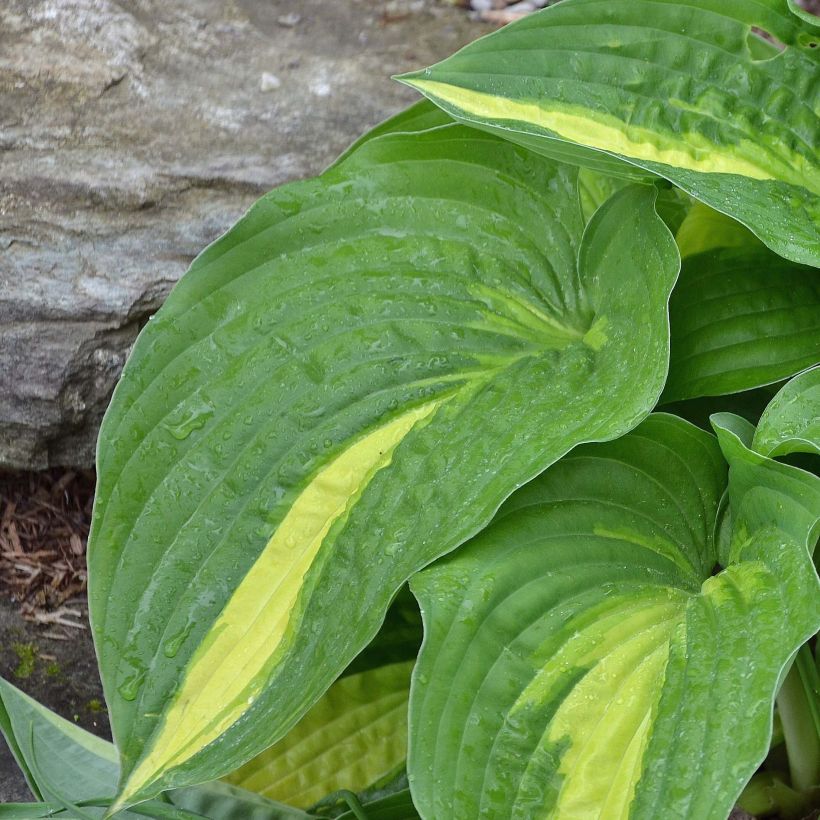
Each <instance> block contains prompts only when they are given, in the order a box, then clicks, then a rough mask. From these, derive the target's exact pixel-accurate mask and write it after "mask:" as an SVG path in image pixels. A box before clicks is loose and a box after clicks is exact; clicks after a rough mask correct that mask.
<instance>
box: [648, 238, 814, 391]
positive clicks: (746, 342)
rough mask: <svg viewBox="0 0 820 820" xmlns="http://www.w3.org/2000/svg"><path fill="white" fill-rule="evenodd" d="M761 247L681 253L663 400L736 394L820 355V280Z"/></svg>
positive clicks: (788, 373)
mask: <svg viewBox="0 0 820 820" xmlns="http://www.w3.org/2000/svg"><path fill="white" fill-rule="evenodd" d="M814 274H815V271H813V270H812V269H811V268H809V267H807V266H805V265H798V264H796V263H794V262H789V261H788V260H786V259H783V258H781V257H779V256H776V255H775V254H773V253H772V252H771V251H769V250H767V249H766V248H763V247H748V246H746V247H741V248H720V249H717V250H712V251H707V252H705V253H700V254H696V255H694V256H689V257H687V258H686V259H685V260H684V262H683V266H682V269H681V275H680V279H679V281H678V284H677V285H676V287H675V291H674V293H673V294H672V299H671V300H670V304H669V313H670V320H671V326H672V352H671V357H670V363H669V379H668V380H667V383H666V387H665V388H664V392H663V397H662V401H664V402H670V401H677V400H680V399H689V398H694V397H697V396H714V395H722V394H726V393H737V392H740V391H743V390H749V389H751V388H754V387H760V386H762V385H766V384H770V383H772V382H776V381H780V380H782V379H784V378H786V377H788V376H792V375H793V374H795V373H798V372H799V371H801V370H803V369H804V368H806V367H809V366H811V365H813V364H815V363H816V362H817V360H818V355H819V354H820V278H818V277H817V276H816V275H814Z"/></svg>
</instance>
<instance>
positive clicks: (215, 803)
mask: <svg viewBox="0 0 820 820" xmlns="http://www.w3.org/2000/svg"><path fill="white" fill-rule="evenodd" d="M168 797H169V798H170V800H171V802H172V803H173V804H174V805H175V806H178V807H179V808H180V809H183V810H186V811H190V812H194V813H196V814H197V815H201V816H203V817H207V818H209V820H309V818H312V817H313V815H312V814H307V813H305V812H303V811H300V810H299V809H296V808H292V807H291V806H286V805H284V804H282V803H277V802H275V801H273V800H268V799H267V798H265V797H262V796H260V795H257V794H254V793H252V792H249V791H246V790H245V789H241V788H239V787H237V786H232V785H230V784H229V783H220V782H218V781H216V782H213V783H206V784H204V785H202V786H192V787H189V788H185V789H175V790H174V791H172V792H169V793H168ZM144 805H145V803H142V804H140V805H139V806H137V809H142V807H143V806H144ZM117 816H118V817H119V815H117Z"/></svg>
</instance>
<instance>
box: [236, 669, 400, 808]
mask: <svg viewBox="0 0 820 820" xmlns="http://www.w3.org/2000/svg"><path fill="white" fill-rule="evenodd" d="M412 668H413V663H412V661H405V662H404V663H396V664H390V665H389V666H382V667H378V668H375V669H370V670H368V671H366V672H359V673H357V674H354V675H348V676H346V677H343V678H340V679H339V680H337V681H336V683H334V684H333V686H331V687H330V689H328V690H327V692H326V693H325V694H324V696H323V697H322V698H321V699H320V700H319V701H318V702H317V703H316V704H315V705H314V706H313V708H312V709H311V710H310V711H309V712H308V713H307V714H306V715H305V716H304V717H303V718H302V720H300V721H299V723H298V724H297V725H296V726H294V728H293V729H291V730H290V732H288V734H287V735H286V736H285V737H284V738H283V739H282V740H280V741H279V742H278V743H276V744H274V745H273V746H272V747H271V748H270V749H267V750H266V751H264V752H262V754H260V755H257V757H255V758H254V759H253V760H251V761H249V762H248V763H246V764H245V765H244V766H242V767H241V768H240V769H239V770H238V771H236V772H234V773H233V774H231V775H229V776H228V777H227V778H226V780H227V781H228V782H229V783H234V784H236V785H237V786H241V787H242V788H244V789H247V790H249V791H252V792H256V793H258V794H262V795H264V796H265V797H269V798H271V799H272V800H279V801H281V802H282V803H288V804H290V805H292V806H301V807H304V808H308V807H309V806H312V805H313V804H314V803H317V802H318V801H319V800H321V799H322V798H323V797H324V796H325V795H327V794H329V793H330V792H334V791H338V790H340V789H349V790H350V791H353V792H358V791H362V790H363V789H365V788H367V787H368V786H370V785H371V784H373V783H375V782H376V781H378V780H380V779H381V778H383V777H385V776H387V775H389V774H390V773H391V772H393V771H394V770H396V769H397V768H398V767H399V766H401V765H402V764H403V763H404V761H405V759H406V757H407V700H408V697H409V694H410V672H411V671H412Z"/></svg>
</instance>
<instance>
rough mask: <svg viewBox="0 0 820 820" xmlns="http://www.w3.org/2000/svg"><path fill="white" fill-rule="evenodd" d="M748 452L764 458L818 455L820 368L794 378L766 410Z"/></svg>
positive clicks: (819, 451)
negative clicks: (796, 454)
mask: <svg viewBox="0 0 820 820" xmlns="http://www.w3.org/2000/svg"><path fill="white" fill-rule="evenodd" d="M752 449H754V450H756V451H757V452H758V453H761V454H762V455H764V456H769V457H770V458H774V457H775V456H780V455H788V454H789V453H814V454H815V455H820V367H813V368H811V370H807V371H806V372H805V373H801V374H800V375H799V376H795V377H794V378H793V379H792V380H791V381H790V382H789V383H788V384H787V385H786V386H785V387H784V388H783V389H782V390H781V391H780V392H779V393H778V394H777V396H775V398H774V399H773V400H772V402H771V403H770V404H769V406H768V407H767V408H766V410H765V412H764V413H763V415H762V416H761V417H760V421H759V422H758V425H757V430H755V434H754V439H753V445H752Z"/></svg>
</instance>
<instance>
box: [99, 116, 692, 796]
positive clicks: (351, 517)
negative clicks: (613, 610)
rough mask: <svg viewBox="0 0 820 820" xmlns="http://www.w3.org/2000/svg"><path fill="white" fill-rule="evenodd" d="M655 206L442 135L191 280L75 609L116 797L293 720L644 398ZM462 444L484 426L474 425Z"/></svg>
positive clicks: (133, 426) (630, 422) (252, 224)
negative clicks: (391, 609) (535, 487)
mask: <svg viewBox="0 0 820 820" xmlns="http://www.w3.org/2000/svg"><path fill="white" fill-rule="evenodd" d="M653 201H654V191H653V189H651V188H650V187H646V186H631V187H627V188H624V189H623V190H621V191H619V192H618V193H616V194H615V195H614V196H613V197H612V198H611V199H610V200H609V201H608V202H607V203H605V204H604V205H603V206H602V207H601V208H600V209H599V210H598V211H597V212H596V214H595V216H594V218H593V219H592V221H591V222H590V223H589V224H588V225H587V226H586V227H585V226H584V224H583V220H582V217H581V212H580V207H579V193H578V184H577V172H576V170H575V169H573V168H569V167H566V166H561V165H558V164H556V163H555V162H553V161H550V160H547V159H544V158H541V157H538V156H536V155H533V154H531V153H530V152H527V151H526V150H524V149H522V148H520V147H518V146H515V145H512V144H510V143H507V142H504V141H501V140H498V139H497V138H494V137H492V136H490V135H488V134H484V133H481V132H477V131H473V130H470V129H466V128H464V127H463V126H458V125H449V126H447V125H444V126H441V127H438V128H434V129H432V130H430V131H424V132H419V133H412V134H410V133H405V134H392V133H386V134H384V135H382V136H379V137H376V138H374V139H370V140H368V141H365V142H364V143H362V144H361V145H360V147H359V148H358V149H356V150H354V151H353V152H352V153H351V154H350V155H349V156H348V157H347V159H345V160H344V161H343V162H341V163H340V164H337V165H335V166H333V167H332V168H331V169H330V170H329V171H328V172H326V174H324V175H323V176H322V177H320V178H319V179H317V180H313V181H309V182H305V183H299V184H295V185H292V186H288V187H285V188H282V189H280V190H278V191H274V192H273V193H272V194H270V195H268V196H267V197H265V198H264V199H263V200H261V201H260V202H259V203H258V204H257V205H256V206H255V207H254V208H253V209H252V210H251V212H250V213H249V214H248V216H247V217H246V218H245V219H243V220H242V221H241V222H240V223H239V224H238V225H237V226H236V227H235V228H234V229H233V230H232V231H231V232H230V233H228V234H227V235H226V236H225V237H223V238H222V239H221V240H219V241H218V242H217V243H216V244H215V245H213V246H212V247H211V248H209V249H208V250H207V251H206V252H205V253H204V254H203V255H202V256H200V257H199V259H198V260H197V261H196V262H195V263H194V265H193V267H192V269H191V271H190V272H189V273H188V274H187V275H186V276H185V277H184V278H183V280H182V281H181V283H180V284H179V285H178V287H177V288H176V289H175V291H174V292H173V293H172V295H171V296H170V298H169V299H168V301H167V303H166V304H165V306H164V307H163V309H162V310H161V311H160V312H159V314H158V315H157V316H156V317H155V318H154V320H153V321H152V322H151V323H150V324H149V326H148V327H147V328H146V330H145V331H144V332H143V334H142V335H141V337H140V339H139V340H138V342H137V345H136V347H135V350H134V353H133V355H132V357H131V359H130V361H129V363H128V365H127V367H126V370H125V373H124V376H123V379H122V381H121V383H120V385H119V386H118V388H117V391H116V393H115V396H114V399H113V402H112V406H111V408H110V410H109V412H108V414H107V416H106V419H105V422H104V424H103V428H102V432H101V436H100V446H99V454H98V468H99V487H98V495H97V500H96V506H95V515H94V522H93V528H92V534H91V541H90V546H89V562H90V603H91V614H92V625H93V629H94V633H95V638H96V641H97V649H98V653H99V659H100V667H101V672H102V677H103V681H104V686H105V691H106V699H107V701H108V704H109V707H110V715H111V721H112V726H113V730H114V734H115V737H116V740H117V743H118V746H119V748H120V751H121V755H122V763H123V777H124V781H125V782H124V784H123V795H122V802H129V801H132V800H137V799H143V798H145V797H149V796H151V795H153V794H155V793H157V792H158V791H159V790H161V789H164V788H168V787H169V786H175V785H185V784H189V783H193V782H197V781H202V780H207V779H212V778H215V777H217V776H221V775H224V774H226V773H227V772H229V771H231V770H233V769H235V768H236V767H237V766H239V765H240V764H242V763H244V762H245V761H247V760H248V759H250V758H251V757H252V756H253V755H255V754H257V753H258V752H260V751H261V750H262V749H264V748H267V747H268V746H269V745H271V744H272V743H273V742H275V741H276V740H277V739H279V738H280V737H282V736H283V735H284V734H285V732H286V731H287V730H288V729H289V728H290V727H291V726H293V725H294V724H295V723H296V721H297V720H298V719H299V717H300V716H301V715H302V714H303V713H304V712H305V711H306V710H307V709H308V708H309V707H310V705H311V704H312V703H313V702H315V701H316V700H317V699H318V698H319V697H320V696H321V694H322V693H323V692H324V691H325V690H326V689H327V687H328V686H329V685H330V683H331V682H332V681H333V680H334V679H335V678H336V677H337V676H338V675H339V673H340V672H341V671H342V670H343V669H344V668H345V667H346V666H347V665H348V664H349V662H350V661H351V659H352V658H353V657H354V656H355V655H356V654H357V653H358V652H359V651H360V650H361V648H362V647H363V646H364V645H365V644H366V643H367V642H368V641H369V640H370V639H371V638H372V636H373V635H374V633H375V632H376V630H377V629H378V626H379V624H380V622H381V620H382V618H383V617H384V612H385V610H386V608H387V605H388V603H389V601H390V599H391V597H392V595H393V594H394V592H395V590H396V589H398V588H399V587H400V586H401V584H403V583H404V581H405V580H406V579H407V578H408V577H409V576H410V575H411V574H412V573H413V572H414V571H416V570H417V569H419V568H420V567H422V566H424V565H425V564H427V563H429V562H430V561H431V560H433V559H435V558H436V557H438V556H440V555H442V554H443V553H445V552H447V551H449V550H451V549H452V548H453V547H455V546H456V545H458V544H459V543H461V542H462V541H463V540H464V539H465V538H467V537H469V536H470V535H472V534H473V533H474V532H476V531H477V530H478V529H479V528H480V527H481V526H483V525H484V524H485V523H486V522H487V521H488V520H489V518H490V517H491V516H492V514H493V513H494V512H495V510H496V509H497V507H498V505H499V504H500V503H501V501H502V500H503V499H504V498H505V497H506V496H508V495H509V493H510V492H511V491H512V490H514V489H515V488H516V487H517V486H519V485H520V484H522V483H523V482H525V481H527V480H528V479H530V478H531V477H532V476H533V475H535V474H537V473H538V472H540V471H541V470H542V469H543V468H544V467H546V466H547V465H548V464H550V463H552V462H553V461H555V460H556V459H557V458H558V457H559V456H561V455H562V454H563V453H565V452H566V451H567V450H569V449H570V448H571V447H573V446H574V445H575V444H577V443H579V442H581V441H586V440H598V439H608V438H612V437H615V436H617V435H620V434H621V433H623V432H624V431H625V430H627V429H629V428H630V427H632V426H634V425H635V424H636V423H637V422H638V421H639V420H640V419H641V418H642V416H643V415H645V414H646V412H647V411H648V409H649V408H650V407H651V405H652V404H653V402H654V401H655V399H656V397H657V395H658V394H659V392H660V388H661V385H662V383H663V379H664V375H665V370H666V362H667V353H668V349H667V344H668V336H667V334H668V324H667V317H666V302H667V299H668V295H669V291H670V289H671V286H672V284H673V282H674V279H675V277H676V274H677V267H678V255H677V250H676V247H675V246H674V243H673V240H672V238H671V235H670V234H669V232H668V230H667V229H666V227H665V226H664V224H663V223H662V221H661V220H660V219H659V218H658V217H657V215H656V214H655V212H654V209H653ZM479 430H480V431H481V435H480V436H478V435H476V433H477V431H479Z"/></svg>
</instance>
